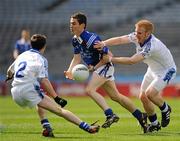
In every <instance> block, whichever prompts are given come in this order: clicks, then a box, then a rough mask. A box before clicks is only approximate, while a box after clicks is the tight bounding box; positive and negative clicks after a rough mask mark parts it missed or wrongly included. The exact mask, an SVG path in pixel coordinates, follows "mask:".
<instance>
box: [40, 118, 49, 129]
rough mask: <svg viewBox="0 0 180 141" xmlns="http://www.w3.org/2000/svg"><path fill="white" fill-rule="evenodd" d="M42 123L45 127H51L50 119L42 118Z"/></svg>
mask: <svg viewBox="0 0 180 141" xmlns="http://www.w3.org/2000/svg"><path fill="white" fill-rule="evenodd" d="M41 125H42V126H43V128H46V129H51V125H50V123H49V121H48V119H43V120H41Z"/></svg>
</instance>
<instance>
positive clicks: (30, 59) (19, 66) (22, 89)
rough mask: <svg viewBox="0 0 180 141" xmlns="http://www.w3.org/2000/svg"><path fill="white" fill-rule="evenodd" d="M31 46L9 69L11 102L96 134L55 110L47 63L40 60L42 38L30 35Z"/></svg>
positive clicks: (66, 113)
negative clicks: (61, 119)
mask: <svg viewBox="0 0 180 141" xmlns="http://www.w3.org/2000/svg"><path fill="white" fill-rule="evenodd" d="M31 46H32V49H30V50H29V51H26V52H24V53H22V54H20V55H19V56H18V58H17V59H16V60H15V61H14V63H13V65H11V67H10V70H11V71H9V73H11V75H12V72H14V79H13V82H12V88H11V93H12V97H13V100H14V101H15V102H16V103H17V104H18V105H19V106H21V107H30V108H32V107H34V106H38V107H41V108H43V109H46V110H48V111H50V112H52V113H54V114H56V115H58V116H60V117H63V118H64V119H66V120H68V121H70V122H72V123H73V124H75V125H78V126H79V127H80V128H81V129H83V130H85V131H87V132H89V133H96V132H98V130H99V127H100V126H99V125H89V124H87V123H86V122H83V121H82V120H81V119H79V118H78V117H77V116H76V115H74V114H73V113H72V112H70V111H68V110H65V109H63V108H61V107H60V106H59V105H60V104H59V103H58V102H57V100H56V98H57V94H56V92H55V90H54V89H53V87H52V85H51V83H50V81H49V80H48V68H47V65H48V62H47V60H46V58H45V57H43V56H42V55H43V53H44V51H45V49H46V37H45V36H44V35H41V34H35V35H33V36H32V37H31ZM9 76H10V74H9ZM40 85H42V86H43V88H44V90H45V91H46V92H47V93H48V94H49V95H50V96H51V97H53V98H54V100H55V102H57V103H58V104H59V105H58V104H56V103H55V102H54V101H53V100H51V98H49V97H48V96H47V95H44V92H43V91H42V90H41V89H40Z"/></svg>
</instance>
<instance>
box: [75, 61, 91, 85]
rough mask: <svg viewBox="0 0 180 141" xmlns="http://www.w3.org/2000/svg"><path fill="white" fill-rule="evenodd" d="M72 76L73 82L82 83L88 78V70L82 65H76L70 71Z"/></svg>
mask: <svg viewBox="0 0 180 141" xmlns="http://www.w3.org/2000/svg"><path fill="white" fill-rule="evenodd" d="M72 75H73V79H74V80H76V81H79V82H83V81H85V80H87V79H88V77H89V69H88V68H87V67H86V66H85V65H83V64H78V65H76V66H74V68H73V69H72Z"/></svg>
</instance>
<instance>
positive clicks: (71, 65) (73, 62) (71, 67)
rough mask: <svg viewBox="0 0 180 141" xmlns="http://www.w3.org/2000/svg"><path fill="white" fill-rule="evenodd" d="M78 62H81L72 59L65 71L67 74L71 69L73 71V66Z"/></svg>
mask: <svg viewBox="0 0 180 141" xmlns="http://www.w3.org/2000/svg"><path fill="white" fill-rule="evenodd" d="M80 62H81V60H80V59H75V58H73V59H72V61H71V64H70V65H69V68H68V70H67V71H68V72H71V71H72V69H73V67H74V66H75V65H77V64H79V63H80Z"/></svg>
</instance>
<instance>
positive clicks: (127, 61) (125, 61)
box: [111, 57, 135, 65]
mask: <svg viewBox="0 0 180 141" xmlns="http://www.w3.org/2000/svg"><path fill="white" fill-rule="evenodd" d="M111 61H112V63H115V64H125V65H132V64H135V62H134V61H133V60H132V59H131V58H130V57H112V59H111Z"/></svg>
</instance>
